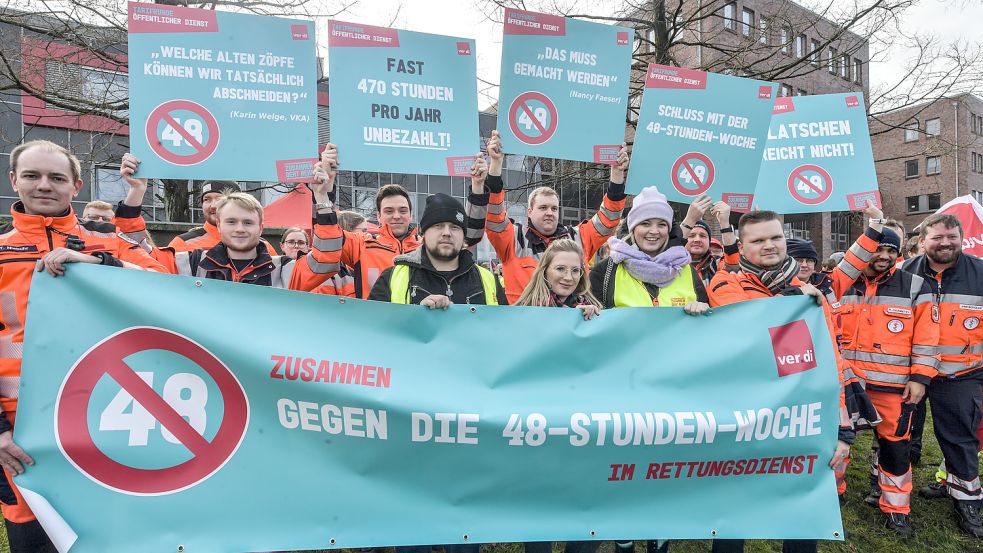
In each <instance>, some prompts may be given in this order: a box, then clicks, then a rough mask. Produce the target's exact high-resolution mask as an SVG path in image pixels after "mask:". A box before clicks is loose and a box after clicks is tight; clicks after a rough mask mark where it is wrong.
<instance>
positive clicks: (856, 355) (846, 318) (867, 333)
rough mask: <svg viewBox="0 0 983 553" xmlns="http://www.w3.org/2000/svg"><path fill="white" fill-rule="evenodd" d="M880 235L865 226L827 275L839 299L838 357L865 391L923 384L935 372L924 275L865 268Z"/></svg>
mask: <svg viewBox="0 0 983 553" xmlns="http://www.w3.org/2000/svg"><path fill="white" fill-rule="evenodd" d="M882 238H883V233H881V232H880V231H876V230H874V229H872V228H869V227H868V228H867V230H866V231H864V234H862V235H861V236H860V238H858V239H857V241H856V242H854V244H853V245H852V246H851V247H850V249H849V250H848V251H847V252H846V255H845V256H844V257H843V260H842V261H840V263H839V265H837V267H836V268H835V269H833V272H832V273H831V274H830V277H831V278H832V279H833V289H834V290H835V293H836V296H837V298H839V302H840V326H841V328H842V330H843V338H842V342H841V344H840V347H841V353H842V355H843V358H844V359H846V360H848V361H850V362H851V363H850V365H851V366H852V367H853V369H854V370H855V371H857V375H858V376H859V377H861V378H863V379H864V380H865V381H866V383H867V386H868V387H870V389H874V390H880V391H888V392H895V393H901V392H903V391H904V387H905V385H906V384H907V383H908V380H909V379H910V380H914V381H915V382H919V383H921V384H925V385H929V384H930V383H931V381H932V378H933V377H934V376H936V375H937V374H938V368H939V359H938V356H937V354H938V352H937V349H938V344H939V324H938V322H936V321H933V320H932V290H931V288H930V287H929V285H928V283H927V282H925V279H923V278H921V277H919V276H916V275H913V274H911V273H908V272H905V271H901V270H898V269H897V268H896V267H891V268H890V269H888V270H887V271H885V272H884V273H882V274H881V275H878V276H877V277H875V278H869V277H867V276H866V275H865V274H864V272H863V270H864V268H865V267H867V265H868V263H869V262H870V259H871V258H872V257H873V255H874V252H876V251H877V247H878V244H880V242H881V239H882Z"/></svg>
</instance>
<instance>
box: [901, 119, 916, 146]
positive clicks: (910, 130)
mask: <svg viewBox="0 0 983 553" xmlns="http://www.w3.org/2000/svg"><path fill="white" fill-rule="evenodd" d="M916 140H918V120H915V121H912V122H910V123H905V126H904V141H905V142H915V141H916Z"/></svg>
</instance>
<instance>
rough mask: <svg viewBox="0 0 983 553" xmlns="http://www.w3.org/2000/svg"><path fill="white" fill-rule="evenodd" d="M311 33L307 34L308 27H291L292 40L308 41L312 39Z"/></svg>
mask: <svg viewBox="0 0 983 553" xmlns="http://www.w3.org/2000/svg"><path fill="white" fill-rule="evenodd" d="M309 35H310V33H308V32H307V25H291V26H290V38H292V39H294V40H307V39H309V38H310V36H309Z"/></svg>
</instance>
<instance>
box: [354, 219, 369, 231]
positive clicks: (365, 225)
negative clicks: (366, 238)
mask: <svg viewBox="0 0 983 553" xmlns="http://www.w3.org/2000/svg"><path fill="white" fill-rule="evenodd" d="M352 231H353V232H361V233H363V234H368V232H369V222H368V221H362V222H361V223H359V224H357V225H355V228H353V229H352Z"/></svg>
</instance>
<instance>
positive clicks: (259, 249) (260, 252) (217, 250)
mask: <svg viewBox="0 0 983 553" xmlns="http://www.w3.org/2000/svg"><path fill="white" fill-rule="evenodd" d="M200 266H201V267H202V268H203V269H205V270H206V271H222V270H225V271H229V272H230V273H235V265H233V263H232V259H231V258H229V250H228V248H226V247H225V244H223V243H221V242H219V243H218V244H216V245H215V246H214V247H212V248H211V249H210V250H208V251H206V252H205V254H204V256H202V259H201V264H200ZM273 269H274V267H273V258H272V257H271V256H270V253H269V251H268V250H267V249H266V244H264V243H263V242H262V241H260V243H259V244H257V245H256V257H255V258H254V259H253V260H252V261H250V262H249V265H247V266H246V268H245V269H243V270H242V272H240V273H239V276H240V277H243V276H246V275H249V274H252V273H254V272H256V271H259V272H256V274H255V275H253V276H254V277H256V276H262V275H264V274H269V273H270V272H272V271H273Z"/></svg>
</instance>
